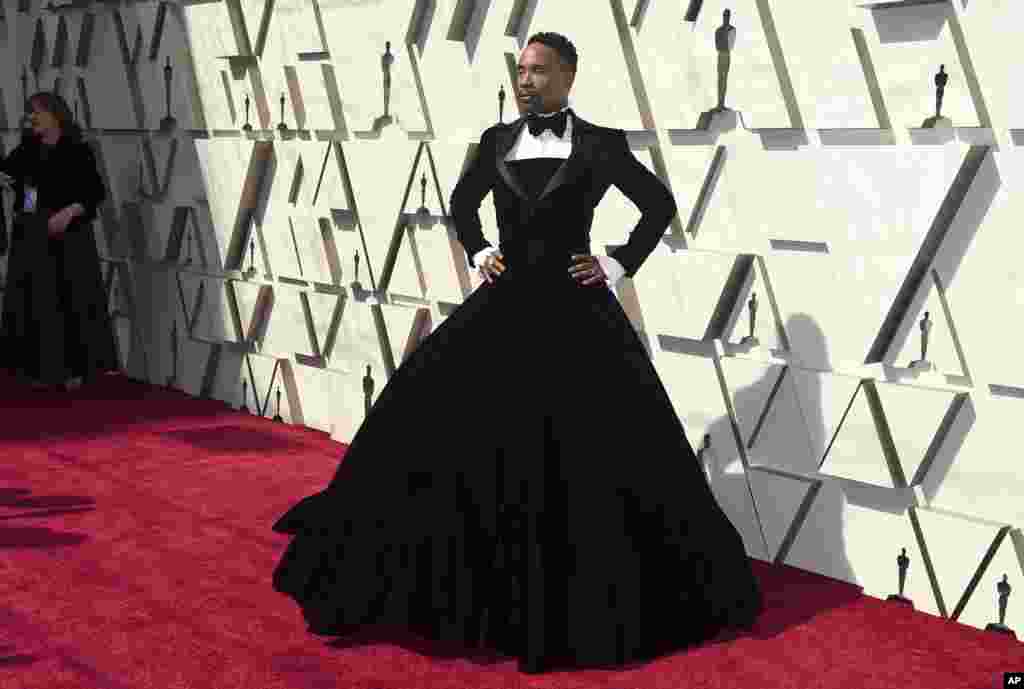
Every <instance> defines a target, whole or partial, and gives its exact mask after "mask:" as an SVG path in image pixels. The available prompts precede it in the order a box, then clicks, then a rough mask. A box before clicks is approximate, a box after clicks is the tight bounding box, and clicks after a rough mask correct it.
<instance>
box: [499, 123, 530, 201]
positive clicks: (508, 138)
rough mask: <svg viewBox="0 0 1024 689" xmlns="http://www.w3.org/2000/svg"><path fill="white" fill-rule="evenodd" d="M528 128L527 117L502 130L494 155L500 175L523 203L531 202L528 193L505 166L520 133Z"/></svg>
mask: <svg viewBox="0 0 1024 689" xmlns="http://www.w3.org/2000/svg"><path fill="white" fill-rule="evenodd" d="M525 126H526V117H525V116H523V117H520V118H519V119H518V120H516V121H515V122H512V123H510V124H509V126H508V127H505V128H504V129H502V130H501V133H500V135H499V136H498V145H497V150H496V151H495V153H494V155H495V157H496V159H497V160H496V163H497V165H498V174H499V175H501V178H502V179H503V180H505V184H507V185H508V186H509V188H511V189H512V191H514V192H515V193H516V196H518V197H519V198H521V199H522V200H523V201H529V200H530V199H529V198H527V196H526V192H525V191H523V188H522V187H521V186H520V185H519V182H517V181H516V178H515V177H514V176H513V175H512V171H511V170H509V169H508V165H506V164H505V156H507V155H508V152H509V150H510V149H511V148H512V145H513V144H514V143H515V142H516V138H517V137H518V136H519V132H520V131H521V130H522V129H523V127H525Z"/></svg>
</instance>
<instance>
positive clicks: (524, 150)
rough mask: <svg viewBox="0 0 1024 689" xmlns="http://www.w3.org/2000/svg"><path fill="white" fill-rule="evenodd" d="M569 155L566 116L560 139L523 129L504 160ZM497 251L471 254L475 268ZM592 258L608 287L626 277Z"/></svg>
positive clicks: (614, 265) (612, 263)
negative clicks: (602, 273)
mask: <svg viewBox="0 0 1024 689" xmlns="http://www.w3.org/2000/svg"><path fill="white" fill-rule="evenodd" d="M567 108H568V106H566V107H565V108H562V110H566V109H567ZM562 110H559V111H558V112H561V111H562ZM558 112H550V113H540V114H539V115H538V116H539V117H552V116H554V115H557V114H558ZM570 153H572V114H571V113H570V114H569V115H568V116H567V117H566V124H565V131H564V132H563V133H562V136H561V137H557V136H555V133H554V132H553V131H551V130H550V129H545V130H544V131H542V132H541V133H540V136H534V135H533V134H531V133H530V128H529V127H523V129H522V131H520V133H519V138H518V139H517V140H516V143H515V145H514V146H512V148H511V149H509V152H508V154H507V155H506V156H505V160H527V159H529V158H568V157H569V154H570ZM497 251H498V249H497V248H496V247H493V246H488V247H484V248H483V249H481V250H480V251H478V252H476V254H474V255H473V262H474V263H475V264H476V265H478V266H482V265H483V262H484V260H485V259H486V258H487V257H488V256H490V255H491V254H494V253H497ZM595 258H596V259H597V262H598V263H599V264H601V269H602V270H604V274H605V275H607V276H608V285H609V286H612V285H614V284H615V283H617V282H618V281H619V280H620V279H622V276H623V275H625V274H626V269H625V268H623V267H622V264H621V263H619V262H618V261H616V260H615V259H614V258H612V257H611V256H595ZM567 269H568V267H567Z"/></svg>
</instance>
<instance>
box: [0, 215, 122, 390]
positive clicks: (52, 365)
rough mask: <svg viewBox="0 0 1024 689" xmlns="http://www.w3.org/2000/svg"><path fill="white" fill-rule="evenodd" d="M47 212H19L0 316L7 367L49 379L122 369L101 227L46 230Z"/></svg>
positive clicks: (0, 346) (2, 360)
mask: <svg viewBox="0 0 1024 689" xmlns="http://www.w3.org/2000/svg"><path fill="white" fill-rule="evenodd" d="M49 217H50V214H49V213H48V212H45V211H44V212H40V213H36V214H23V213H17V214H16V215H15V217H14V218H13V222H12V227H11V230H12V231H11V245H10V258H9V261H8V274H7V287H6V292H5V294H4V298H3V316H2V318H0V368H4V369H6V370H7V371H9V372H11V373H13V374H15V375H21V376H26V377H29V378H32V379H35V380H38V381H40V382H43V383H47V384H51V385H52V384H58V383H62V382H64V381H65V380H67V379H68V378H73V377H77V376H80V377H83V378H92V377H94V376H97V375H99V374H101V373H105V372H108V371H116V370H118V369H119V368H120V362H119V359H118V354H117V345H116V344H115V340H114V331H113V326H112V324H111V322H110V317H109V316H108V313H107V312H108V306H107V295H106V291H105V288H104V286H103V276H102V273H101V268H100V260H99V255H98V253H97V250H96V239H95V235H94V234H93V233H94V230H93V229H92V227H90V226H85V227H77V228H73V229H68V231H66V232H65V233H64V236H63V238H61V239H53V238H50V237H49V236H48V234H47V220H48V218H49Z"/></svg>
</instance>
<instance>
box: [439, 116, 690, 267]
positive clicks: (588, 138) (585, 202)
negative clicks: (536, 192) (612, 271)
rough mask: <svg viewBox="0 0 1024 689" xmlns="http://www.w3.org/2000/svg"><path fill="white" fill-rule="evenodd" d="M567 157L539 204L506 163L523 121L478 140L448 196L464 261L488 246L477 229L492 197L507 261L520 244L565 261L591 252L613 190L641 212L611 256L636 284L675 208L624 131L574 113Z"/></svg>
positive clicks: (500, 126)
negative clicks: (558, 253) (597, 214)
mask: <svg viewBox="0 0 1024 689" xmlns="http://www.w3.org/2000/svg"><path fill="white" fill-rule="evenodd" d="M569 112H570V114H571V115H572V118H573V120H572V153H571V154H570V155H569V157H568V158H567V159H566V160H565V162H564V163H562V166H561V167H560V168H558V171H557V172H556V173H555V174H554V175H553V176H552V177H551V181H550V182H548V185H547V187H546V188H545V189H544V190H543V192H541V194H540V196H538V197H537V198H536V199H531V198H529V197H528V196H527V195H526V192H525V191H524V190H523V189H522V187H521V186H520V184H519V182H518V181H517V180H516V175H515V172H514V171H513V170H511V169H509V167H508V166H507V165H506V164H505V156H506V154H507V153H508V151H509V149H511V148H512V146H513V144H515V142H516V139H517V138H518V136H519V132H520V130H521V129H522V128H523V127H524V126H525V124H526V117H525V116H523V117H520V118H519V119H518V120H516V121H514V122H511V123H509V124H496V125H494V126H492V127H490V128H488V129H487V130H486V131H485V132H484V133H483V134H482V135H481V137H480V145H479V147H478V148H477V155H476V158H475V159H474V160H473V162H472V163H471V164H470V165H469V167H468V168H467V169H466V171H465V172H464V173H463V175H462V177H460V178H459V181H458V183H457V184H456V185H455V189H454V190H453V191H452V195H451V202H450V204H449V208H450V209H451V218H452V221H453V222H454V224H455V232H456V235H457V236H458V239H459V241H460V242H461V243H462V246H463V248H464V249H465V250H466V253H467V255H468V256H469V262H470V265H473V266H474V267H475V264H474V263H473V255H474V254H475V253H477V252H478V251H480V250H481V249H484V248H486V247H488V246H492V245H491V243H490V242H488V241H487V240H486V239H484V235H483V232H481V230H480V214H479V211H480V204H481V202H482V201H483V199H484V197H485V196H487V193H488V192H493V194H494V208H495V213H496V216H497V220H498V230H499V237H500V239H499V243H500V248H501V251H502V253H503V254H506V255H507V254H508V253H509V250H510V249H512V248H513V247H514V246H515V245H517V244H518V243H519V242H521V241H522V240H526V239H545V240H546V241H550V242H554V243H555V246H557V247H558V250H563V249H564V252H565V254H566V265H567V266H568V262H569V258H568V257H569V254H571V253H581V254H589V253H590V227H591V225H592V224H593V220H594V208H595V207H596V206H597V204H598V203H599V202H600V201H601V198H602V197H603V196H604V194H605V192H606V191H608V187H609V186H610V185H612V184H614V185H615V186H616V187H617V188H618V189H619V190H620V191H621V192H622V193H623V194H624V195H625V196H626V198H628V199H629V200H630V201H632V202H633V204H634V205H636V207H637V208H638V209H639V210H640V212H641V217H640V221H639V222H638V223H637V224H636V227H634V228H633V230H632V232H630V235H629V239H628V241H627V243H626V244H625V245H624V246H621V247H618V248H616V249H615V250H613V251H612V252H611V253H610V254H609V255H610V256H611V257H612V258H614V259H615V260H617V261H618V262H619V263H620V264H622V267H623V268H624V269H625V271H626V275H628V276H629V277H633V275H635V274H636V271H637V270H638V269H639V268H640V266H641V264H643V262H644V261H645V260H646V259H647V256H649V255H650V253H651V252H652V251H654V248H655V247H656V246H657V245H658V242H659V241H660V239H661V237H662V235H664V233H665V229H666V228H667V227H668V226H669V223H671V222H672V218H673V217H675V214H676V202H675V199H673V198H672V194H671V192H669V190H668V188H667V187H666V186H665V184H664V183H662V181H661V180H660V179H658V177H656V176H655V175H654V173H652V172H651V171H650V170H648V169H647V168H646V167H645V166H644V165H643V163H641V162H640V161H639V160H637V159H636V157H635V156H634V155H633V153H632V151H630V150H629V144H628V142H627V141H626V132H625V131H623V130H622V129H611V128H608V127H599V126H597V125H594V124H591V123H589V122H587V121H586V120H583V119H580V117H579V116H578V115H577V114H576V113H575V112H572V110H571V109H570V111H569Z"/></svg>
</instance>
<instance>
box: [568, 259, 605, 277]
mask: <svg viewBox="0 0 1024 689" xmlns="http://www.w3.org/2000/svg"><path fill="white" fill-rule="evenodd" d="M569 275H570V276H571V277H573V278H575V279H576V280H578V281H580V282H581V283H582V284H584V285H603V284H605V283H607V281H608V276H607V275H605V272H604V269H603V268H602V267H601V264H600V263H599V262H598V260H597V257H595V256H591V255H590V254H573V255H572V265H571V266H569Z"/></svg>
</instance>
